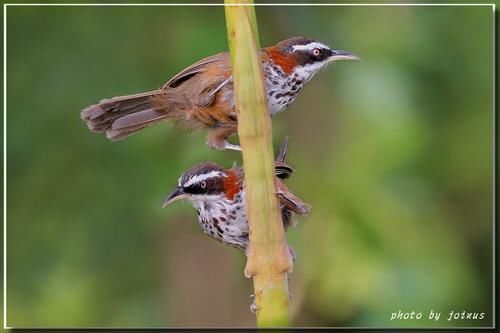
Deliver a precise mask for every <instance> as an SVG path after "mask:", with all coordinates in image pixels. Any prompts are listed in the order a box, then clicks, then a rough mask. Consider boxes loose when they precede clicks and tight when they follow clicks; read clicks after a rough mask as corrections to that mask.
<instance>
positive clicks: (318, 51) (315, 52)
mask: <svg viewBox="0 0 500 333" xmlns="http://www.w3.org/2000/svg"><path fill="white" fill-rule="evenodd" d="M312 54H313V56H315V57H318V56H319V55H320V54H321V50H320V49H314V50H312Z"/></svg>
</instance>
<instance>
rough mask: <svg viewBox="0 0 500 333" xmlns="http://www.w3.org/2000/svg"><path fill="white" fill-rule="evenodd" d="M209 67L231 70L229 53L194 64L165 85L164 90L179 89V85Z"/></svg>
mask: <svg viewBox="0 0 500 333" xmlns="http://www.w3.org/2000/svg"><path fill="white" fill-rule="evenodd" d="M209 65H216V66H220V67H222V68H224V69H228V70H230V68H231V64H230V58H229V53H227V52H224V53H219V54H216V55H213V56H210V57H206V58H204V59H201V60H200V61H198V62H195V63H194V64H192V65H191V66H189V67H187V68H185V69H184V70H182V71H181V72H179V73H177V74H176V75H175V76H174V77H172V78H171V79H170V80H168V82H167V83H165V84H164V85H163V89H165V88H175V87H177V86H178V85H179V84H181V83H182V82H184V81H185V80H187V79H189V78H190V77H192V76H193V75H196V74H198V73H200V72H202V71H203V70H204V69H206V67H207V66H209Z"/></svg>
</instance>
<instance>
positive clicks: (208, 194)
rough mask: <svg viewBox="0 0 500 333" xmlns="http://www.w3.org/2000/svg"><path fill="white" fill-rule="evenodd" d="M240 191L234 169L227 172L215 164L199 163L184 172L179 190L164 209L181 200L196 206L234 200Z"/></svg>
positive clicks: (178, 184)
mask: <svg viewBox="0 0 500 333" xmlns="http://www.w3.org/2000/svg"><path fill="white" fill-rule="evenodd" d="M239 189H240V185H239V179H238V176H237V174H236V171H235V170H234V169H229V170H226V169H224V168H222V167H221V166H219V165H218V164H215V163H199V164H196V165H194V166H193V167H191V168H190V169H189V170H187V171H186V172H184V173H183V174H182V176H181V177H180V178H179V181H178V183H177V188H176V189H175V190H174V191H172V192H171V193H170V194H169V195H168V196H167V198H166V199H165V201H164V203H163V207H166V206H167V205H169V204H171V203H172V202H174V201H177V200H180V199H189V200H190V201H191V202H192V203H193V204H194V205H195V206H199V205H200V203H203V202H207V201H216V200H220V199H222V198H224V197H225V198H227V199H230V200H232V199H234V196H235V195H236V194H237V192H238V191H239Z"/></svg>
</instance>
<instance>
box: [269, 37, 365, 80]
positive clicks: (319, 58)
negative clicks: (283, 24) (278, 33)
mask: <svg viewBox="0 0 500 333" xmlns="http://www.w3.org/2000/svg"><path fill="white" fill-rule="evenodd" d="M265 53H266V54H267V56H268V57H269V58H270V59H271V60H272V61H273V62H274V63H275V64H276V65H278V66H280V68H281V70H282V71H283V72H284V73H285V74H287V75H290V76H292V75H296V76H297V77H298V79H300V80H302V81H303V82H307V81H309V80H310V79H311V78H312V77H313V76H314V75H315V74H316V73H318V72H319V71H320V70H321V69H322V68H324V67H326V66H327V65H328V64H330V63H333V62H335V61H339V60H359V57H357V56H356V55H354V54H352V53H350V52H347V51H342V50H333V49H331V48H330V47H328V46H327V45H325V44H323V43H321V42H319V41H316V40H313V39H309V38H305V37H292V38H288V39H285V40H283V41H281V42H279V43H278V44H276V45H275V46H271V47H268V48H266V49H265Z"/></svg>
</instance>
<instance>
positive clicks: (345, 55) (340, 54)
mask: <svg viewBox="0 0 500 333" xmlns="http://www.w3.org/2000/svg"><path fill="white" fill-rule="evenodd" d="M337 60H361V59H360V58H359V57H358V56H357V55H354V54H352V53H351V52H347V51H342V50H332V55H331V56H330V57H329V58H328V62H333V61H337Z"/></svg>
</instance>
